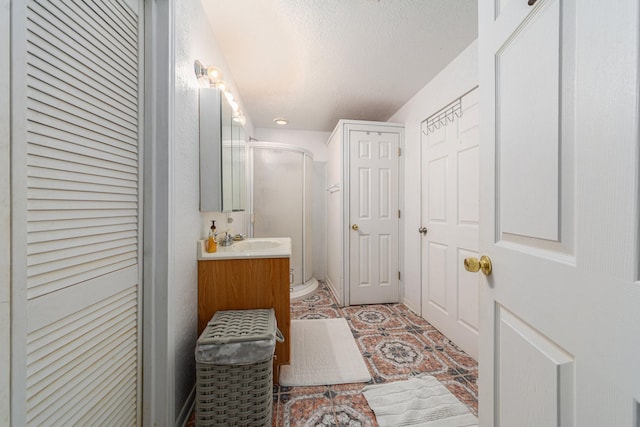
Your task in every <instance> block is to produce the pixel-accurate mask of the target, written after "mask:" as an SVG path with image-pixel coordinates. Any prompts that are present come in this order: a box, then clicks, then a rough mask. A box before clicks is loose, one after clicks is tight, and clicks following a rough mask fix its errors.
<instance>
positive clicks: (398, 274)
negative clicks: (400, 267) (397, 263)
mask: <svg viewBox="0 0 640 427" xmlns="http://www.w3.org/2000/svg"><path fill="white" fill-rule="evenodd" d="M398 280H400V272H399V271H398Z"/></svg>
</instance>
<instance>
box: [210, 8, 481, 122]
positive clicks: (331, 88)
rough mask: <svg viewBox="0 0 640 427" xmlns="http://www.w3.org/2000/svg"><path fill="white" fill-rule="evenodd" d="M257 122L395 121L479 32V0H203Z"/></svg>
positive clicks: (221, 47) (216, 34) (242, 96)
mask: <svg viewBox="0 0 640 427" xmlns="http://www.w3.org/2000/svg"><path fill="white" fill-rule="evenodd" d="M202 4H203V6H204V9H205V12H206V14H207V16H208V18H209V20H210V22H211V26H212V29H213V33H214V35H215V37H216V41H217V43H218V45H219V47H220V49H221V50H222V53H223V55H224V56H225V58H226V61H227V65H228V67H229V70H230V72H231V74H232V76H233V79H234V81H235V85H236V87H237V89H238V92H239V95H240V97H241V98H242V101H243V104H244V108H245V110H246V113H247V115H248V116H249V117H251V120H252V121H253V124H254V126H255V127H267V128H268V127H276V125H275V124H274V123H273V119H274V118H275V117H286V118H287V119H288V120H289V125H288V126H287V128H289V129H301V130H317V131H330V130H332V129H333V127H334V126H335V125H336V123H337V121H338V120H339V119H359V120H387V119H388V118H389V117H390V116H391V115H392V114H393V113H395V112H396V111H397V110H398V109H399V108H400V107H401V106H402V105H403V104H404V103H406V102H407V101H408V100H409V99H410V98H411V97H412V96H413V95H414V94H415V93H416V92H418V91H419V90H420V89H421V88H422V87H424V86H425V85H426V84H427V83H428V82H429V81H430V80H431V79H432V78H433V77H434V76H435V75H436V74H438V72H439V71H440V70H442V69H443V68H444V67H445V66H446V65H447V64H448V63H449V62H450V61H451V60H452V59H453V58H455V57H456V56H457V55H458V54H459V53H460V52H461V51H462V50H463V49H464V48H465V47H466V46H468V45H469V44H470V43H471V42H472V41H473V40H474V39H475V38H476V37H477V33H478V27H477V0H202Z"/></svg>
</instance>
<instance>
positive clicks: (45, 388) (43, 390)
mask: <svg viewBox="0 0 640 427" xmlns="http://www.w3.org/2000/svg"><path fill="white" fill-rule="evenodd" d="M127 313H128V314H133V313H134V312H133V311H131V310H129V311H128V312H127ZM107 320H110V319H107ZM134 320H135V319H128V320H127V321H126V322H125V321H124V320H121V321H120V322H119V323H116V322H113V321H111V322H109V323H106V324H105V325H104V327H103V328H102V329H103V330H106V329H107V327H108V328H109V333H110V335H106V336H102V337H101V336H98V338H97V340H94V339H93V338H94V337H91V336H90V337H86V338H85V337H81V339H82V341H81V342H77V340H78V339H77V338H76V341H73V342H71V343H70V345H69V346H67V347H60V346H55V351H56V352H57V355H55V356H56V357H53V356H52V357H47V356H49V355H50V354H49V353H51V351H47V352H45V351H39V352H35V353H34V354H33V355H30V357H29V359H34V360H38V359H37V357H43V356H44V358H45V360H47V361H48V364H46V365H45V364H44V363H38V364H34V365H33V366H30V367H31V368H32V369H33V372H32V373H31V372H30V374H29V379H30V380H31V382H32V384H33V385H34V386H33V387H32V388H30V389H29V391H30V393H31V394H32V395H33V396H34V397H37V399H38V400H41V401H46V400H51V399H50V397H51V396H52V395H53V394H54V393H61V392H64V390H63V388H64V387H65V386H66V384H73V378H74V377H73V375H74V374H73V373H74V372H75V375H78V376H81V375H82V373H83V372H87V370H88V369H91V368H92V367H93V365H95V363H96V360H97V359H98V358H99V357H102V355H103V353H105V352H107V353H108V352H109V351H112V350H113V349H115V348H117V347H118V346H120V345H122V344H123V343H126V342H129V341H130V339H131V333H130V332H131V329H132V328H134V327H135V322H134ZM94 326H95V325H94ZM65 338H66V337H62V339H65ZM106 350H108V351H106ZM63 352H64V354H63ZM43 354H44V355H43ZM73 354H82V359H78V358H73V357H72V355H73ZM62 356H65V357H62ZM29 359H28V360H29ZM76 362H77V363H76ZM65 394H66V392H65ZM34 399H35V398H34ZM34 402H35V400H34Z"/></svg>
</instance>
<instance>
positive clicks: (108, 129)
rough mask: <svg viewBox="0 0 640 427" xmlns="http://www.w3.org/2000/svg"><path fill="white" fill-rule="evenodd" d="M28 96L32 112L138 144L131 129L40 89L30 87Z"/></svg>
mask: <svg viewBox="0 0 640 427" xmlns="http://www.w3.org/2000/svg"><path fill="white" fill-rule="evenodd" d="M27 96H28V97H29V99H30V100H31V101H32V102H33V108H32V111H34V112H38V113H42V114H46V115H48V116H51V117H55V118H57V119H59V120H61V121H63V122H68V123H74V124H76V125H78V126H80V127H83V128H85V129H91V130H97V131H98V132H99V133H101V134H103V135H108V136H110V137H112V138H116V139H122V140H123V141H127V142H129V143H130V144H135V143H136V138H137V135H136V134H135V133H134V132H133V131H131V130H130V129H126V128H123V127H120V126H116V125H115V124H114V123H111V122H109V121H108V120H105V119H103V118H102V117H100V116H97V115H95V114H92V113H91V112H90V111H85V110H83V109H81V108H79V107H76V106H74V105H72V104H66V105H65V104H63V103H62V102H61V101H60V100H59V99H56V98H54V97H53V96H51V95H49V94H47V93H43V92H41V91H39V90H38V88H36V87H33V86H30V88H29V89H28V90H27Z"/></svg>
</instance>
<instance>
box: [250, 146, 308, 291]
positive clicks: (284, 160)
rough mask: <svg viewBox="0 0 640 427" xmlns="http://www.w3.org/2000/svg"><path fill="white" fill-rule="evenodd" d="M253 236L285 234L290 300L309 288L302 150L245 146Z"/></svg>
mask: <svg viewBox="0 0 640 427" xmlns="http://www.w3.org/2000/svg"><path fill="white" fill-rule="evenodd" d="M249 161H250V169H251V180H250V182H251V198H250V222H251V223H250V230H251V233H252V235H253V237H290V238H291V263H290V268H291V298H300V297H303V296H305V295H308V294H309V293H311V292H313V291H314V290H315V289H316V288H317V287H318V281H317V280H316V279H315V278H314V277H313V255H312V247H313V246H312V240H311V236H312V224H311V218H312V209H311V207H312V200H313V198H312V178H313V155H312V154H311V152H309V151H308V150H305V149H303V148H300V147H296V146H294V145H288V144H280V143H275V142H251V143H250V144H249Z"/></svg>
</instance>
